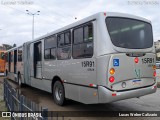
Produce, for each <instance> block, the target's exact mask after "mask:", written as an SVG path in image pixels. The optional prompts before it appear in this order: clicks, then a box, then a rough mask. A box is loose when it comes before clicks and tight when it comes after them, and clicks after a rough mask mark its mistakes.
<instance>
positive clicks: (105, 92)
mask: <svg viewBox="0 0 160 120" xmlns="http://www.w3.org/2000/svg"><path fill="white" fill-rule="evenodd" d="M155 86H157V84H154V85H153V86H150V87H145V88H140V89H134V90H128V91H122V92H113V91H111V90H109V89H107V88H105V87H103V86H98V92H99V103H110V102H115V101H119V100H124V99H129V98H136V97H140V96H144V95H147V94H151V93H155V92H156V89H157V87H155Z"/></svg>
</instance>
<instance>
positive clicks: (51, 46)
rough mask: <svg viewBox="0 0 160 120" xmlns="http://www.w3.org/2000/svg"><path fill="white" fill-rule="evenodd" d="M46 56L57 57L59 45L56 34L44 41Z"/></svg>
mask: <svg viewBox="0 0 160 120" xmlns="http://www.w3.org/2000/svg"><path fill="white" fill-rule="evenodd" d="M44 44H45V46H44V49H45V50H44V58H45V59H56V53H54V51H56V47H57V41H56V37H55V36H51V37H48V38H46V39H45V41H44Z"/></svg>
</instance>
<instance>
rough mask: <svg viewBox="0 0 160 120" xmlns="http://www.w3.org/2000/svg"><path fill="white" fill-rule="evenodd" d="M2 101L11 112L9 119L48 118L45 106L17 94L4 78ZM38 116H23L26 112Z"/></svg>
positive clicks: (42, 119)
mask: <svg viewBox="0 0 160 120" xmlns="http://www.w3.org/2000/svg"><path fill="white" fill-rule="evenodd" d="M3 86H4V87H3V88H4V101H5V105H6V107H7V109H8V111H10V112H11V113H10V114H11V120H48V117H47V116H46V113H47V111H48V109H47V108H42V107H40V106H39V105H38V104H36V103H35V102H32V101H30V100H28V99H27V98H26V97H25V96H23V95H19V94H18V93H17V92H16V90H15V89H14V88H13V87H12V86H11V85H10V84H9V83H8V81H7V80H6V79H4V84H3ZM35 112H36V114H38V113H39V115H41V116H42V117H40V116H39V115H37V116H38V117H31V116H30V117H28V116H27V117H25V115H26V114H27V115H28V113H30V114H32V113H35Z"/></svg>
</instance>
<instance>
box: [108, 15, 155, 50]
mask: <svg viewBox="0 0 160 120" xmlns="http://www.w3.org/2000/svg"><path fill="white" fill-rule="evenodd" d="M106 25H107V28H108V31H109V34H110V37H111V41H112V43H113V44H114V45H115V46H117V47H121V48H128V49H144V48H150V47H152V45H153V36H152V27H151V25H150V24H149V23H147V22H144V21H140V20H135V19H128V18H116V17H113V18H112V17H108V18H106Z"/></svg>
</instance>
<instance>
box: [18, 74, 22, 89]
mask: <svg viewBox="0 0 160 120" xmlns="http://www.w3.org/2000/svg"><path fill="white" fill-rule="evenodd" d="M18 85H19V87H22V79H21V74H20V73H19V74H18Z"/></svg>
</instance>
